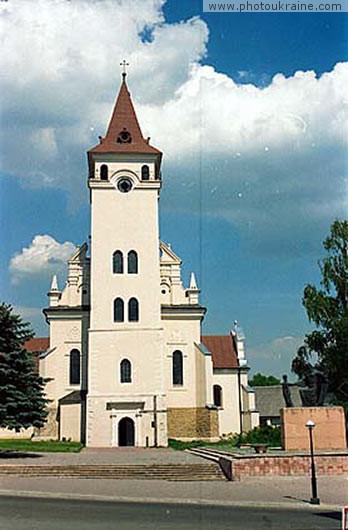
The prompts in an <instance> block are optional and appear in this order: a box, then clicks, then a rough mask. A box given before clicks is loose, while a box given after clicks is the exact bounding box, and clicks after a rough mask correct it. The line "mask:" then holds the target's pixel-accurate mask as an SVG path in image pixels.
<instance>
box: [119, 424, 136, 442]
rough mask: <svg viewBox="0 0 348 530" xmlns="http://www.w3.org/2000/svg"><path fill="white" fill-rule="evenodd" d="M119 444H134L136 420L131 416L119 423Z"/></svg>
mask: <svg viewBox="0 0 348 530" xmlns="http://www.w3.org/2000/svg"><path fill="white" fill-rule="evenodd" d="M118 445H119V446H120V447H124V446H128V447H129V446H133V445H134V421H133V420H132V419H131V418H122V420H120V421H119V423H118Z"/></svg>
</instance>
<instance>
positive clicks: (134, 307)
mask: <svg viewBox="0 0 348 530" xmlns="http://www.w3.org/2000/svg"><path fill="white" fill-rule="evenodd" d="M128 320H129V322H138V320H139V302H138V300H137V299H136V298H131V299H130V300H129V302H128Z"/></svg>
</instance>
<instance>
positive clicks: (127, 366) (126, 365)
mask: <svg viewBox="0 0 348 530" xmlns="http://www.w3.org/2000/svg"><path fill="white" fill-rule="evenodd" d="M120 369H121V370H120V372H121V374H120V375H121V383H131V382H132V365H131V362H130V361H129V360H128V359H123V360H122V361H121V365H120Z"/></svg>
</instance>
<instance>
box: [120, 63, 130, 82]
mask: <svg viewBox="0 0 348 530" xmlns="http://www.w3.org/2000/svg"><path fill="white" fill-rule="evenodd" d="M120 66H122V68H123V72H122V77H123V80H124V79H126V75H127V71H126V67H127V66H129V63H127V62H126V59H123V61H122V63H120Z"/></svg>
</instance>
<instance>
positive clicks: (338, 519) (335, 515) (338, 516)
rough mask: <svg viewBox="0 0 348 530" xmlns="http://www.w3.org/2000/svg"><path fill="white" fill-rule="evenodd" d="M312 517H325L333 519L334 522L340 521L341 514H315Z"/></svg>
mask: <svg viewBox="0 0 348 530" xmlns="http://www.w3.org/2000/svg"><path fill="white" fill-rule="evenodd" d="M314 515H318V516H319V517H327V518H328V519H335V521H341V519H342V514H341V512H316V513H315V514H314Z"/></svg>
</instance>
